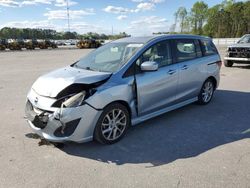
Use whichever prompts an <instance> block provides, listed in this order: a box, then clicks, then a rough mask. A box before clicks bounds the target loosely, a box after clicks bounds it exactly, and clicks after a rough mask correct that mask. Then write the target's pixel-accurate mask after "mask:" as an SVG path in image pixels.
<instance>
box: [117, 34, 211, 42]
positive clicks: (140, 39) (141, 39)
mask: <svg viewBox="0 0 250 188" xmlns="http://www.w3.org/2000/svg"><path fill="white" fill-rule="evenodd" d="M161 38H165V39H173V38H192V39H194V38H195V39H204V38H205V39H209V37H204V36H199V35H188V34H166V35H152V36H143V37H126V38H121V39H118V40H115V41H113V42H115V43H116V42H128V43H147V42H149V41H151V40H154V39H161Z"/></svg>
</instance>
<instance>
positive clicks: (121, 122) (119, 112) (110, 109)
mask: <svg viewBox="0 0 250 188" xmlns="http://www.w3.org/2000/svg"><path fill="white" fill-rule="evenodd" d="M129 125H130V116H129V112H128V110H127V108H126V107H125V106H124V105H122V104H120V103H113V104H110V105H108V106H107V107H106V108H104V110H103V112H102V114H101V116H100V118H99V119H98V121H97V124H96V128H95V132H94V139H95V140H96V141H98V142H99V143H101V144H114V143H116V142H118V141H119V140H120V139H121V138H122V137H123V136H124V135H125V133H126V130H127V129H128V127H129Z"/></svg>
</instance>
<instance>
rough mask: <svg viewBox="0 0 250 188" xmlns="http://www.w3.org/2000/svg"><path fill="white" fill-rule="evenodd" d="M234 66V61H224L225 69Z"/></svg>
mask: <svg viewBox="0 0 250 188" xmlns="http://www.w3.org/2000/svg"><path fill="white" fill-rule="evenodd" d="M233 64H234V63H233V62H232V61H228V60H225V61H224V65H225V67H232V66H233Z"/></svg>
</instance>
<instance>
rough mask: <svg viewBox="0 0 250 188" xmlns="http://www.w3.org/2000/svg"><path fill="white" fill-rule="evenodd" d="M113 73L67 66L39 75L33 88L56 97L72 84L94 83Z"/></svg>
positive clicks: (41, 93) (43, 94) (48, 95)
mask: <svg viewBox="0 0 250 188" xmlns="http://www.w3.org/2000/svg"><path fill="white" fill-rule="evenodd" d="M110 75H111V73H105V72H96V71H89V70H85V69H78V68H74V67H70V66H68V67H65V68H61V69H58V70H55V71H53V72H50V73H48V74H45V75H43V76H41V77H39V78H38V79H37V80H36V82H35V83H34V84H33V86H32V89H33V90H35V92H36V93H37V94H39V95H41V96H46V97H56V96H57V94H58V93H59V92H60V91H62V90H63V89H64V88H66V87H68V86H70V85H71V84H73V83H74V84H75V83H79V84H93V83H96V82H100V81H103V80H105V79H107V78H108V77H109V76H110Z"/></svg>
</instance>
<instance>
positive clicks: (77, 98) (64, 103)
mask: <svg viewBox="0 0 250 188" xmlns="http://www.w3.org/2000/svg"><path fill="white" fill-rule="evenodd" d="M85 96H86V92H85V91H82V92H80V93H77V94H73V95H72V94H71V95H68V96H65V97H63V98H61V99H59V100H57V101H56V102H55V103H54V104H53V105H52V107H57V108H61V107H63V108H73V107H77V106H81V105H83V104H84V99H85Z"/></svg>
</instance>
